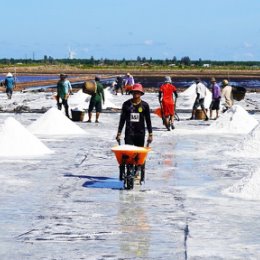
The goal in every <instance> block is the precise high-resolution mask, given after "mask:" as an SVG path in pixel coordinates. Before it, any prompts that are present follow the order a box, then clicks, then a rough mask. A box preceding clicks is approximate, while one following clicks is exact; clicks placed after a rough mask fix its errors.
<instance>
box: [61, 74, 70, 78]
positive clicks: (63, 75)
mask: <svg viewBox="0 0 260 260" xmlns="http://www.w3.org/2000/svg"><path fill="white" fill-rule="evenodd" d="M67 77H68V75H67V74H64V73H61V74H60V78H67Z"/></svg>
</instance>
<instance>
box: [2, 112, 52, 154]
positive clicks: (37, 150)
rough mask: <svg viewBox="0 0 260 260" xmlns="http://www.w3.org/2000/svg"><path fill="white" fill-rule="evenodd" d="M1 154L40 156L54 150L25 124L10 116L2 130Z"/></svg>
mask: <svg viewBox="0 0 260 260" xmlns="http://www.w3.org/2000/svg"><path fill="white" fill-rule="evenodd" d="M0 147H1V148H0V156H4V157H7V156H8V157H12V156H15V157H16V156H39V155H45V154H50V153H52V151H51V150H50V149H49V148H48V147H46V146H45V145H44V144H43V143H42V142H41V141H40V140H39V139H38V138H37V137H35V136H34V135H32V134H31V133H30V132H29V131H28V130H27V129H26V128H25V127H24V126H23V125H21V124H20V123H19V122H18V121H17V120H15V119H14V118H12V117H8V118H7V119H6V120H5V122H4V124H3V126H2V129H1V132H0Z"/></svg>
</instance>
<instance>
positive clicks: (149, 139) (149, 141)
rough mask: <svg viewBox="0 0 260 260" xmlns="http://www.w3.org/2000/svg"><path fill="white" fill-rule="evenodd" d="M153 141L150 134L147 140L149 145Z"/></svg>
mask: <svg viewBox="0 0 260 260" xmlns="http://www.w3.org/2000/svg"><path fill="white" fill-rule="evenodd" d="M152 141H153V134H149V136H148V138H147V144H148V145H149V144H150V143H151V142H152Z"/></svg>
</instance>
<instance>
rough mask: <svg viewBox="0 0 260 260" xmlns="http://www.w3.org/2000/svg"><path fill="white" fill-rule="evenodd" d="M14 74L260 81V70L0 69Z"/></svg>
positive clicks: (23, 86)
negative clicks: (127, 75) (130, 75)
mask: <svg viewBox="0 0 260 260" xmlns="http://www.w3.org/2000/svg"><path fill="white" fill-rule="evenodd" d="M7 72H12V73H13V74H15V75H16V76H17V77H19V75H57V78H58V75H59V74H60V73H65V74H68V75H69V80H70V81H71V82H79V81H85V80H89V79H94V77H95V75H97V74H98V75H100V76H101V78H108V77H113V76H116V75H125V74H126V73H127V72H129V73H131V74H132V75H133V76H142V77H164V76H165V75H169V76H171V77H172V78H196V77H201V78H203V79H209V78H211V77H215V78H217V79H218V78H220V79H223V78H227V79H232V78H240V79H260V70H258V69H253V70H230V69H155V68H141V69H133V68H131V67H128V68H125V69H111V68H102V67H100V68H97V69H81V68H76V67H71V66H66V65H61V66H60V65H59V66H56V65H48V66H32V67H30V66H28V67H24V66H22V67H4V68H1V69H0V73H1V74H6V73H7ZM56 83H57V80H43V81H31V82H18V83H17V86H16V90H23V89H26V88H27V87H33V86H45V85H46V86H47V85H54V84H56Z"/></svg>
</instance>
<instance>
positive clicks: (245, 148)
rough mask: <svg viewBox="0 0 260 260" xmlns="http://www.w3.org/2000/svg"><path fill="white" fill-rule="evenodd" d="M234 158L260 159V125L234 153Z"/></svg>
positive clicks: (231, 153)
mask: <svg viewBox="0 0 260 260" xmlns="http://www.w3.org/2000/svg"><path fill="white" fill-rule="evenodd" d="M227 154H229V155H232V156H241V157H251V158H260V125H259V124H258V125H257V126H256V127H255V128H254V129H253V130H252V131H251V132H250V133H249V134H248V135H247V136H246V137H245V138H244V139H243V140H242V142H240V143H238V144H237V145H236V146H235V147H234V148H233V149H232V151H229V152H227Z"/></svg>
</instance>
